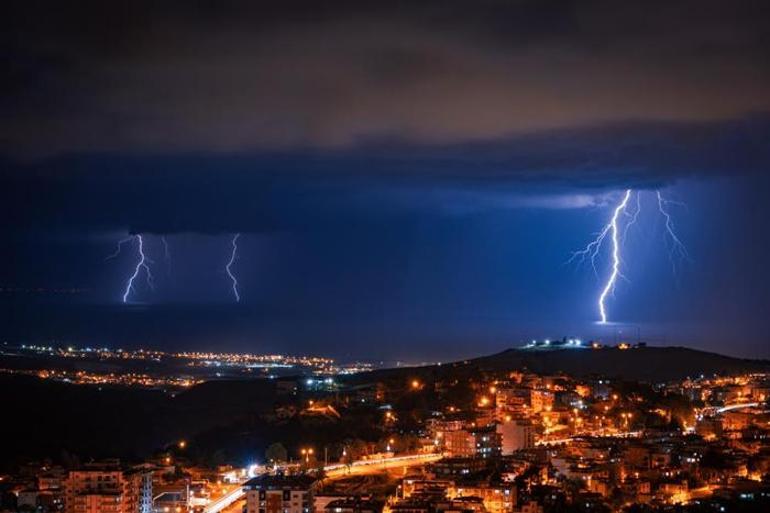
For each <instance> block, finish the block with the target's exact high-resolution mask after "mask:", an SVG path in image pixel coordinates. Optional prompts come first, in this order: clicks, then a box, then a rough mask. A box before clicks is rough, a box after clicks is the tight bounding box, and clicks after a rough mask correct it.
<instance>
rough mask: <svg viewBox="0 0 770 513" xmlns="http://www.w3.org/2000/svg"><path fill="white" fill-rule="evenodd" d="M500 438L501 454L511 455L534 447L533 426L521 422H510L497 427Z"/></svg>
mask: <svg viewBox="0 0 770 513" xmlns="http://www.w3.org/2000/svg"><path fill="white" fill-rule="evenodd" d="M497 432H498V433H499V434H500V436H501V438H502V452H503V454H513V453H514V452H515V451H519V450H521V449H530V448H532V447H534V446H535V426H533V425H532V424H531V423H529V422H526V421H523V420H512V421H509V422H502V423H500V424H498V425H497Z"/></svg>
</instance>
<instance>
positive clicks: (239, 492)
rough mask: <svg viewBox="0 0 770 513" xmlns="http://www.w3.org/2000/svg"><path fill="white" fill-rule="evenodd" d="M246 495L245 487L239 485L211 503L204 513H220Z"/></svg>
mask: <svg viewBox="0 0 770 513" xmlns="http://www.w3.org/2000/svg"><path fill="white" fill-rule="evenodd" d="M244 495H245V494H244V491H243V487H242V486H237V487H236V488H234V489H233V490H232V491H231V492H229V493H226V494H225V495H223V496H222V497H220V498H219V499H217V500H215V501H213V502H211V503H209V505H208V506H206V508H205V509H204V510H203V511H204V513H220V512H221V511H222V510H224V509H226V508H228V507H229V506H232V505H233V504H234V503H235V502H236V501H239V500H240V499H242V498H243V496H244Z"/></svg>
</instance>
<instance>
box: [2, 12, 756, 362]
mask: <svg viewBox="0 0 770 513" xmlns="http://www.w3.org/2000/svg"><path fill="white" fill-rule="evenodd" d="M193 4H194V5H193ZM0 48H1V50H0V59H2V68H1V69H0V112H2V115H1V116H0V216H1V217H0V218H1V219H2V226H3V232H4V233H3V244H2V252H1V253H0V308H1V309H0V340H3V341H6V342H7V343H11V344H13V343H46V344H50V343H59V344H76V345H83V346H85V345H99V346H102V345H106V346H110V347H119V346H122V347H137V346H143V347H153V348H159V349H211V350H248V351H255V352H261V351H269V352H272V351H280V352H286V353H293V354H298V353H307V352H313V353H320V354H326V355H331V356H336V357H343V358H383V359H388V360H393V359H397V358H400V359H406V360H409V361H420V360H429V359H430V360H444V361H446V360H449V359H452V358H457V357H464V356H471V355H477V354H482V353H489V352H493V351H497V350H501V349H504V348H507V347H511V346H515V345H520V344H522V343H524V342H525V341H528V340H529V339H531V338H533V337H534V338H545V337H561V336H564V335H568V336H580V337H583V338H586V339H590V338H601V339H602V340H605V341H608V342H611V341H614V340H618V339H620V338H624V339H625V338H628V339H631V340H636V339H637V337H641V339H642V340H646V341H648V342H649V343H651V344H658V345H664V344H665V345H687V346H691V347H696V348H701V349H707V350H713V351H718V352H722V353H726V354H732V355H740V356H751V357H762V358H770V335H768V333H770V269H769V268H768V250H770V229H768V221H770V201H768V193H770V173H768V169H770V6H769V5H768V3H767V2H765V1H756V2H751V1H745V2H742V1H732V2H728V1H722V2H717V1H709V0H698V1H695V0H688V1H661V2H656V1H644V2H642V1H639V2H635V1H631V2H617V1H610V0H607V1H581V2H577V1H576V2H568V1H547V0H546V1H544V0H533V1H526V0H521V1H517V0H510V1H502V0H499V1H482V0H476V1H472V2H471V1H468V2H464V1H453V0H441V1H435V2H433V1H423V2H418V1H414V0H413V1H407V2H397V1H390V2H368V1H365V0H358V1H352V2H334V1H328V2H318V1H315V2H308V1H282V2H274V3H272V2H242V3H240V2H223V1H217V2H195V3H193V2H181V1H180V2H174V1H165V2H143V1H138V0H134V1H130V2H122V1H117V2H104V1H100V2H78V3H77V4H67V3H62V2H36V1H24V2H13V1H12V2H3V5H2V6H0ZM628 188H630V189H632V190H633V191H634V192H633V197H632V199H633V201H632V202H631V203H632V204H631V205H630V207H633V208H636V205H637V203H636V202H637V195H638V200H639V203H638V205H640V206H641V211H640V214H639V217H638V220H637V222H636V223H635V224H634V225H633V226H631V227H630V228H629V229H628V232H627V237H626V240H625V242H624V244H623V245H622V248H621V252H622V259H623V262H622V272H623V274H624V276H625V279H621V280H620V281H619V282H618V285H617V288H616V291H615V294H614V297H610V298H608V301H607V308H608V311H609V316H610V320H611V321H612V323H610V324H609V325H606V326H602V325H598V324H597V323H596V321H597V320H598V312H597V304H596V299H597V296H598V294H599V292H600V291H601V289H602V287H603V285H604V282H605V280H606V278H607V276H608V274H609V272H610V264H611V261H610V258H609V257H610V254H609V249H610V246H609V245H608V244H606V243H605V245H604V246H603V248H602V250H601V251H600V253H599V259H598V260H597V273H596V274H594V271H593V269H592V268H591V265H590V264H589V263H584V264H583V265H580V264H579V262H575V261H573V262H569V260H570V257H571V256H572V255H573V252H574V251H576V250H580V249H582V248H583V247H585V245H586V244H587V243H589V242H590V241H591V240H592V238H593V237H594V236H595V235H596V233H597V232H598V231H600V230H601V229H602V227H603V226H604V224H605V223H606V222H607V221H608V220H609V218H610V216H611V215H612V212H613V209H614V207H615V205H616V204H617V202H618V201H619V200H620V198H621V197H622V195H623V191H624V190H625V189H628ZM656 191H660V193H661V194H662V195H663V197H664V198H666V199H668V200H669V201H670V202H669V203H667V209H668V212H669V213H670V214H671V216H672V217H671V218H672V221H673V223H674V226H675V229H676V234H677V235H678V237H679V238H680V239H681V241H682V242H683V243H684V245H685V246H686V249H687V253H688V257H684V258H683V257H681V255H679V254H677V253H676V252H675V251H672V249H673V248H672V240H671V237H670V236H668V234H667V232H666V225H665V217H664V216H663V215H662V214H661V213H660V212H659V211H658V202H657V197H656ZM632 210H633V209H632ZM631 213H633V212H631ZM630 219H631V217H630V216H623V218H622V223H623V227H625V224H627V223H628V222H629V221H630ZM236 233H240V234H241V236H240V238H239V239H238V245H239V247H238V253H237V258H236V259H235V261H234V263H233V266H232V270H233V272H234V274H235V275H236V276H237V277H238V281H239V292H240V295H241V301H240V302H236V301H234V297H233V293H232V289H231V283H230V280H229V277H228V275H227V273H226V271H225V266H226V265H227V263H228V260H229V258H230V256H231V254H230V250H231V240H232V238H233V235H234V234H236ZM134 234H142V236H143V241H144V249H145V253H146V256H147V258H148V260H151V262H149V266H150V269H151V270H152V273H153V275H154V278H155V279H154V281H155V287H154V290H153V289H151V288H150V287H148V286H147V283H146V281H145V280H144V276H143V275H141V274H140V276H139V279H138V280H137V281H136V284H135V285H136V286H135V288H134V290H133V291H132V292H131V294H130V298H129V299H130V301H129V302H128V303H127V304H123V303H122V301H121V298H122V295H123V291H124V289H125V286H126V280H127V278H128V277H129V276H130V275H131V273H132V272H133V270H134V266H135V265H136V264H137V257H138V253H137V249H138V248H137V240H136V239H132V240H130V241H128V242H126V243H125V244H123V245H122V252H121V254H120V255H118V256H117V257H115V258H111V259H108V258H107V257H108V256H109V255H110V254H111V253H113V252H114V251H115V249H116V247H117V244H118V243H119V241H121V240H122V239H124V238H126V237H129V236H131V235H134ZM164 240H165V241H166V242H167V244H168V255H166V253H165V246H164V244H163V241H164Z"/></svg>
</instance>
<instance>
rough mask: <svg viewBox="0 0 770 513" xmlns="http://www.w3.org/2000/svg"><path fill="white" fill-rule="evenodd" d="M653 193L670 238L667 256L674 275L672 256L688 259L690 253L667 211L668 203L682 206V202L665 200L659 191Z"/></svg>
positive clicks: (674, 263) (674, 262) (674, 268)
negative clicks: (655, 195)
mask: <svg viewBox="0 0 770 513" xmlns="http://www.w3.org/2000/svg"><path fill="white" fill-rule="evenodd" d="M655 193H656V194H657V196H658V210H660V213H661V214H662V215H663V217H664V218H665V220H666V233H667V234H668V237H669V238H670V239H671V247H670V251H669V255H668V256H669V259H670V260H671V268H672V269H673V271H674V274H675V275H676V260H675V258H674V256H675V255H676V256H679V258H680V259H682V260H689V259H690V254H689V253H688V252H687V248H686V247H685V246H684V244H683V243H682V240H681V239H680V238H679V236H678V235H677V234H676V229H675V227H674V221H673V219H671V214H670V212H669V211H668V206H669V205H679V206H684V203H680V202H678V201H672V200H667V199H665V198H664V197H663V195H662V194H661V193H660V191H655Z"/></svg>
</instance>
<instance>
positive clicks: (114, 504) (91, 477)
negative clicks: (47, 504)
mask: <svg viewBox="0 0 770 513" xmlns="http://www.w3.org/2000/svg"><path fill="white" fill-rule="evenodd" d="M64 511H65V513H152V472H151V471H150V470H149V469H146V468H130V469H126V468H123V467H121V466H120V464H119V462H117V461H109V462H102V463H94V464H88V465H85V466H84V467H82V468H80V469H77V470H70V471H69V473H68V475H67V478H66V479H65V480H64Z"/></svg>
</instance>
